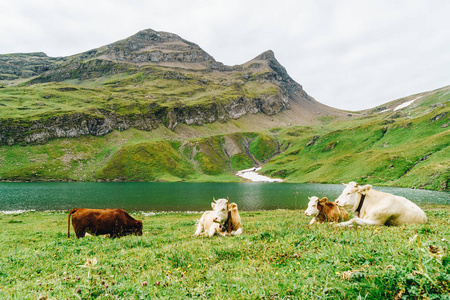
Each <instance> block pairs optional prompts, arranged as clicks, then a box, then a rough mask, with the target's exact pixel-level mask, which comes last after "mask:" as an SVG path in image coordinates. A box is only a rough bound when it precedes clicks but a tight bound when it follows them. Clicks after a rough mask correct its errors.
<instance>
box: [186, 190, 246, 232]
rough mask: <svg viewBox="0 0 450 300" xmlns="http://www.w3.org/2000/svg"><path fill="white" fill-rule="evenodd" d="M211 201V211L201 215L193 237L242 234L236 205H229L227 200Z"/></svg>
mask: <svg viewBox="0 0 450 300" xmlns="http://www.w3.org/2000/svg"><path fill="white" fill-rule="evenodd" d="M213 200H214V202H212V203H211V207H212V209H213V210H209V211H205V212H204V213H203V215H202V217H201V218H200V220H199V221H198V224H197V230H196V231H195V234H194V235H201V234H207V235H208V236H210V237H211V236H213V235H214V234H216V233H217V234H219V235H221V236H226V235H239V234H242V224H241V217H240V216H239V212H238V208H237V204H236V203H229V199H228V198H227V199H219V200H216V199H214V198H213Z"/></svg>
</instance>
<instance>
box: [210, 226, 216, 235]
mask: <svg viewBox="0 0 450 300" xmlns="http://www.w3.org/2000/svg"><path fill="white" fill-rule="evenodd" d="M215 233H216V228H215V226H214V225H211V227H209V229H208V236H209V237H212V236H213V235H214V234H215Z"/></svg>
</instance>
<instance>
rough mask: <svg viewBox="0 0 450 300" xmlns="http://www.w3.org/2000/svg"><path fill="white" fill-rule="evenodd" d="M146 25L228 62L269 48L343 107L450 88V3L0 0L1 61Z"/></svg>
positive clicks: (65, 50)
mask: <svg viewBox="0 0 450 300" xmlns="http://www.w3.org/2000/svg"><path fill="white" fill-rule="evenodd" d="M147 28H151V29H154V30H157V31H167V32H172V33H175V34H178V35H180V36H181V37H182V38H184V39H186V40H189V41H191V42H194V43H196V44H198V45H199V46H200V47H201V48H203V49H204V50H205V51H206V52H208V53H209V54H210V55H212V56H213V57H214V58H215V59H216V60H217V61H220V62H222V63H224V64H226V65H236V64H241V63H244V62H246V61H249V60H251V59H252V58H254V57H255V56H257V55H259V54H260V53H262V52H264V51H266V50H269V49H270V50H273V51H274V52H275V57H276V58H277V59H278V61H279V62H280V63H281V64H282V65H283V66H284V67H285V68H286V69H287V71H288V73H289V75H291V77H292V78H293V79H294V80H296V81H297V82H298V83H300V84H301V85H302V86H303V88H304V89H305V91H306V92H307V93H308V94H310V95H311V96H313V97H314V98H315V99H316V100H318V101H320V102H322V103H324V104H327V105H329V106H332V107H336V108H340V109H349V110H359V109H365V108H371V107H375V106H376V105H379V104H382V103H385V102H388V101H391V100H395V99H397V98H400V97H403V96H408V95H411V94H414V93H419V92H424V91H428V90H433V89H436V88H440V87H443V86H446V85H450V1H445V0H442V1H441V0H439V1H438V0H436V1H435V0H423V1H413V0H410V1H402V0H386V1H381V0H380V1H377V0H372V1H368V0H367V1H365V0H352V1H340V0H329V1H326V0H293V1H284V0H276V1H275V0H272V1H265V0H257V1H253V0H247V1H246V0H204V1H200V0H179V1H177V0H158V1H151V0H89V1H87V0H0V54H5V53H16V52H38V51H42V52H45V53H46V54H47V55H49V56H68V55H72V54H76V53H80V52H84V51H87V50H90V49H93V48H97V47H100V46H103V45H106V44H110V43H113V42H115V41H118V40H121V39H124V38H127V37H129V36H130V35H133V34H135V33H136V32H138V31H140V30H142V29H147Z"/></svg>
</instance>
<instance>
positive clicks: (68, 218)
mask: <svg viewBox="0 0 450 300" xmlns="http://www.w3.org/2000/svg"><path fill="white" fill-rule="evenodd" d="M77 210H78V209H77V208H74V209H72V210H71V211H69V216H68V217H67V238H70V215H72V214H73V213H74V212H76V211H77Z"/></svg>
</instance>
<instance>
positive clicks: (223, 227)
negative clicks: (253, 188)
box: [220, 211, 233, 233]
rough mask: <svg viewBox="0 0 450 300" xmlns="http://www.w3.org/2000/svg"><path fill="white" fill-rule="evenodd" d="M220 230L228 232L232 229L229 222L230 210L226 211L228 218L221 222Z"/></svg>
mask: <svg viewBox="0 0 450 300" xmlns="http://www.w3.org/2000/svg"><path fill="white" fill-rule="evenodd" d="M220 229H221V230H222V232H225V231H226V232H228V233H230V232H231V231H232V230H233V227H232V224H231V211H228V218H227V220H226V221H225V223H223V225H222V227H221V228H220Z"/></svg>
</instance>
